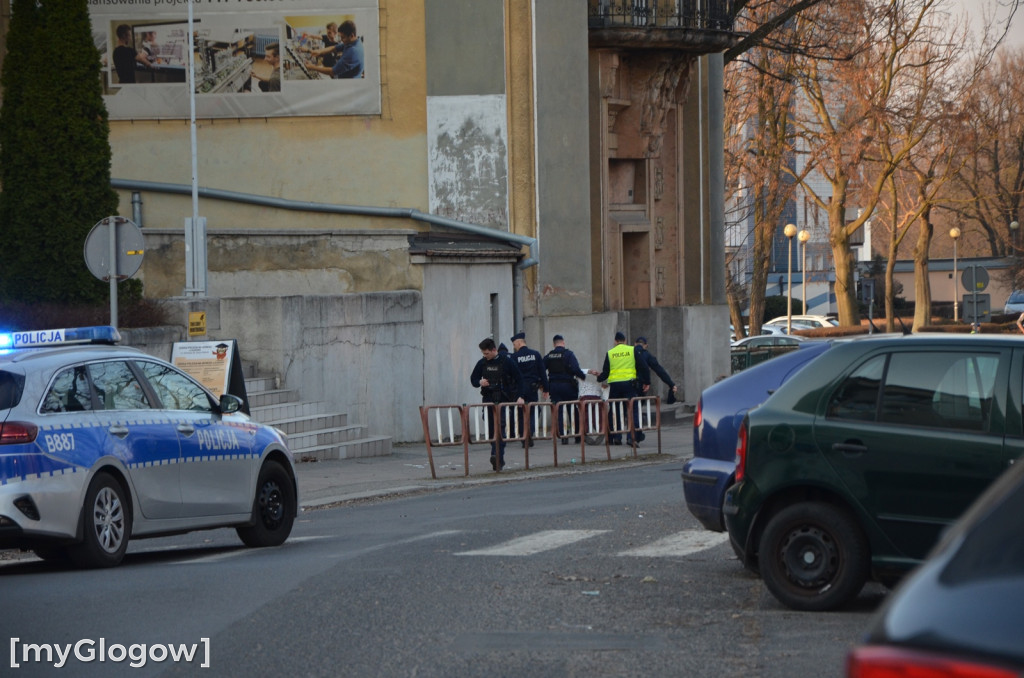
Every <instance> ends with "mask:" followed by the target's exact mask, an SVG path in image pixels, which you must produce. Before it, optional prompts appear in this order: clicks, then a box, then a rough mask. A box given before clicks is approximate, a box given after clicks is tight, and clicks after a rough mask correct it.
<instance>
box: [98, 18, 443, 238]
mask: <svg viewBox="0 0 1024 678" xmlns="http://www.w3.org/2000/svg"><path fill="white" fill-rule="evenodd" d="M423 25H424V9H423V2H422V0H380V40H381V78H382V83H381V110H382V112H381V114H380V115H367V116H337V117H330V116H325V117H293V118H239V119H217V120H210V119H202V120H197V121H196V149H197V166H198V169H197V176H198V184H199V186H201V187H204V188H212V189H219V190H226V191H236V192H241V193H252V194H256V195H260V196H268V197H273V198H283V199H287V200H295V201H307V202H316V203H331V204H347V205H365V206H372V207H408V208H414V209H419V210H426V209H427V204H428V197H427V196H428V193H427V171H426V169H427V145H426V84H425V78H426V69H425V66H424V50H425V40H424V30H423ZM110 127H111V130H110V143H111V148H112V150H113V162H112V165H111V176H112V177H113V178H116V179H127V180H136V181H155V182H164V183H177V184H184V185H190V184H191V182H192V174H191V172H192V169H191V157H192V156H191V144H190V123H189V121H188V120H181V121H166V120H164V121H112V122H111V125H110ZM120 193H121V204H120V212H121V214H124V215H131V214H132V205H131V193H130V191H121V192H120ZM142 199H143V221H144V226H145V227H153V228H183V225H184V220H185V219H186V218H188V217H191V216H192V200H191V197H190V196H188V195H180V196H179V195H173V196H172V195H166V194H157V193H153V192H146V193H144V194H143V196H142ZM199 214H200V216H203V217H206V218H207V223H208V228H209V229H211V230H213V229H293V228H299V229H306V228H311V229H323V228H392V229H393V228H422V226H421V225H419V224H417V223H415V222H411V221H408V220H403V221H401V223H396V221H395V220H394V219H386V218H370V217H355V216H339V215H325V214H315V213H307V212H299V211H292V210H287V211H286V210H279V209H273V208H267V207H257V206H249V205H244V204H239V203H235V202H224V201H218V200H214V199H204V198H200V199H199Z"/></svg>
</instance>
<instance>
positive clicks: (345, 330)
mask: <svg viewBox="0 0 1024 678" xmlns="http://www.w3.org/2000/svg"><path fill="white" fill-rule="evenodd" d="M171 303H172V304H173V305H175V306H177V307H178V309H179V310H178V313H180V315H181V317H183V318H184V317H187V312H188V311H189V310H203V311H206V312H207V336H206V337H204V338H208V339H236V340H237V341H238V350H239V354H240V357H241V359H242V361H243V364H245V365H247V366H249V368H250V369H251V371H252V374H253V375H260V376H279V377H280V379H281V385H282V387H287V388H293V389H297V390H298V391H299V392H300V393H301V396H302V399H303V400H325V401H328V402H330V403H332V404H333V405H335V406H336V407H337V408H338V411H340V412H347V413H348V414H349V421H350V422H351V423H354V424H362V425H365V426H366V427H367V428H368V431H369V433H370V434H374V435H390V436H393V437H394V440H395V441H396V442H405V441H410V440H420V439H422V427H421V424H420V420H419V414H418V412H419V409H418V408H419V406H420V404H421V403H422V402H423V374H424V370H423V349H422V344H423V303H422V298H421V295H420V293H419V292H418V291H413V290H406V291H401V292H383V293H371V294H350V295H336V296H291V297H235V298H225V299H209V298H208V299H195V300H184V299H179V300H176V301H174V302H171ZM126 343H127V341H126ZM150 348H156V347H155V345H151V346H150ZM150 348H146V349H145V350H147V351H149V350H150ZM161 350H162V349H161ZM154 355H158V354H157V353H154ZM169 355H170V351H169V348H168V350H167V356H161V357H169Z"/></svg>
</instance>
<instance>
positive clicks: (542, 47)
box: [533, 0, 594, 341]
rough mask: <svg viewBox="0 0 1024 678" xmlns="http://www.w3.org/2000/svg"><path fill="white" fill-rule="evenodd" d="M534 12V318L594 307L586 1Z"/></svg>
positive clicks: (537, 7)
mask: <svg viewBox="0 0 1024 678" xmlns="http://www.w3.org/2000/svg"><path fill="white" fill-rule="evenodd" d="M533 6H534V11H535V12H536V16H535V17H534V22H533V30H534V32H535V40H534V49H535V50H536V54H535V56H534V63H535V64H536V65H537V67H536V68H535V71H534V78H535V87H534V96H535V97H536V100H535V104H534V106H535V117H536V122H535V125H536V135H537V139H536V154H537V158H536V165H537V183H536V194H537V214H538V233H539V234H540V252H541V256H540V266H539V267H538V274H537V276H538V277H537V287H536V290H535V298H536V300H537V302H536V303H537V310H536V314H537V315H541V316H551V315H556V316H558V315H577V314H581V313H589V312H590V311H591V310H592V307H593V298H592V287H591V280H590V278H591V265H592V264H591V260H590V255H591V248H590V239H591V232H590V182H589V180H588V177H589V175H590V130H589V125H588V115H589V112H588V96H589V94H588V92H589V89H588V88H589V82H588V52H587V38H588V35H587V31H588V29H587V6H586V2H585V1H584V0H569V1H565V0H563V1H561V2H535V3H534V4H533ZM589 124H594V121H590V122H589ZM567 341H568V340H567Z"/></svg>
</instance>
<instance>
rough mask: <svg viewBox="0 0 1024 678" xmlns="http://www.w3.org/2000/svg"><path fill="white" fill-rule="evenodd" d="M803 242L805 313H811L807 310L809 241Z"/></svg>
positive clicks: (802, 265) (801, 268)
mask: <svg viewBox="0 0 1024 678" xmlns="http://www.w3.org/2000/svg"><path fill="white" fill-rule="evenodd" d="M801 244H802V245H803V248H804V251H803V256H802V257H801V261H800V275H802V276H803V281H804V284H803V288H804V289H803V292H804V313H810V311H808V310H807V241H806V240H805V241H804V242H802V243H801Z"/></svg>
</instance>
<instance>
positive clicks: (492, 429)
mask: <svg viewBox="0 0 1024 678" xmlns="http://www.w3.org/2000/svg"><path fill="white" fill-rule="evenodd" d="M484 402H487V401H486V400H485V401H484ZM491 404H493V405H494V408H493V409H491V411H490V413H489V414H488V415H487V436H488V437H489V438H491V439H493V440H494V442H492V443H491V456H492V457H497V458H498V464H499V468H500V465H501V464H504V463H505V438H504V437H503V436H502V432H503V431H504V430H505V422H506V421H507V420H508V415H507V414H505V411H504V409H502V408H501V407H499V403H491ZM498 410H501V412H502V414H500V415H497V414H496V411H498ZM499 417H500V419H501V421H500V422H499V421H498V418H499Z"/></svg>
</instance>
